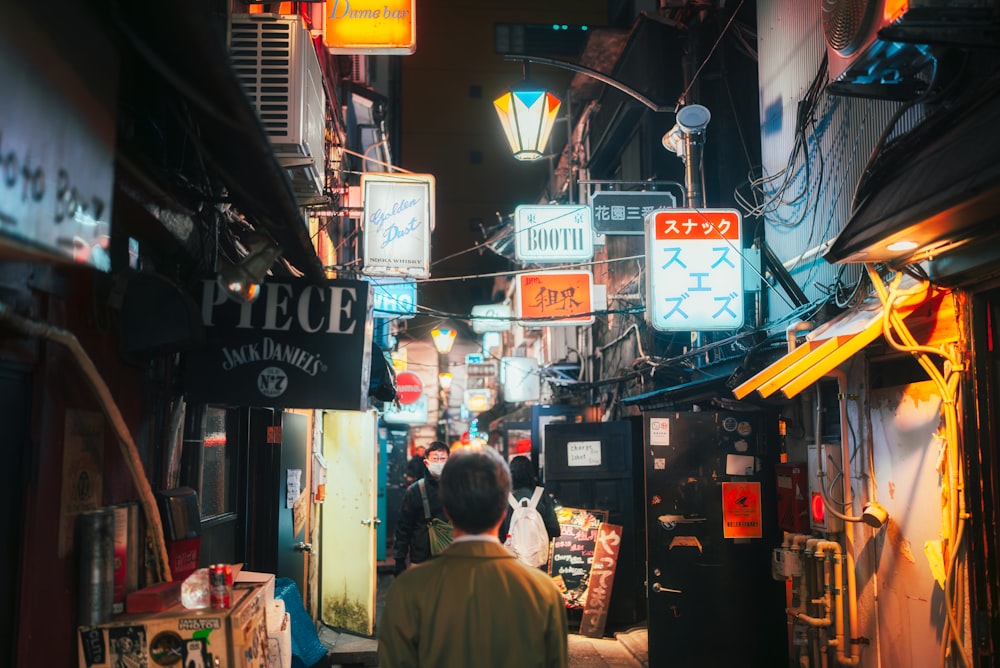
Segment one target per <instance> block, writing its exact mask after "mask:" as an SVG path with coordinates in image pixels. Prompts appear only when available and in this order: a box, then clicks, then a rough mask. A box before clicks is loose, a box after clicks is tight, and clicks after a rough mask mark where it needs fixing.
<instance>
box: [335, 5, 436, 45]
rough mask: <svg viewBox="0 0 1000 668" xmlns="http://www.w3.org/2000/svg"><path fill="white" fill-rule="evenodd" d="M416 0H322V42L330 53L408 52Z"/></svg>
mask: <svg viewBox="0 0 1000 668" xmlns="http://www.w3.org/2000/svg"><path fill="white" fill-rule="evenodd" d="M416 4H417V1H416V0H326V21H325V23H324V26H323V44H325V45H326V47H327V48H328V49H329V50H330V52H331V53H344V54H362V53H370V54H385V55H396V56H400V55H410V54H412V53H413V52H414V51H416V50H417V36H416V26H417V22H416V17H415V16H414V14H415V10H416Z"/></svg>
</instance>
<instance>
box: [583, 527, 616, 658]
mask: <svg viewBox="0 0 1000 668" xmlns="http://www.w3.org/2000/svg"><path fill="white" fill-rule="evenodd" d="M621 544H622V527H621V526H619V525H617V524H601V528H600V529H598V531H597V542H596V543H595V545H594V563H592V564H591V565H590V583H589V584H588V586H587V603H586V604H585V605H584V606H583V617H581V618H580V635H585V636H587V637H588V638H601V637H603V636H604V626H605V625H606V624H607V623H608V606H609V605H610V603H611V586H612V585H613V584H614V581H615V568H616V567H617V566H618V549H619V548H620V547H621Z"/></svg>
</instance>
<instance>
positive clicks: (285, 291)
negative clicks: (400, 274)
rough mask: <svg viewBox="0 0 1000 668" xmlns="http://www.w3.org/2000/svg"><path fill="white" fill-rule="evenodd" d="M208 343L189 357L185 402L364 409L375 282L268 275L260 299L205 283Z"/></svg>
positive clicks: (204, 315) (204, 316)
mask: <svg viewBox="0 0 1000 668" xmlns="http://www.w3.org/2000/svg"><path fill="white" fill-rule="evenodd" d="M202 285H203V287H202V292H201V295H200V305H201V315H202V323H203V325H204V327H205V337H206V341H207V345H206V346H205V347H204V348H201V349H198V350H193V351H191V352H188V353H186V354H185V358H184V375H183V386H184V394H185V396H186V398H187V401H189V402H191V403H205V404H230V405H237V406H259V407H274V408H317V409H331V410H332V409H342V410H355V411H357V410H365V409H367V407H368V389H369V387H368V386H369V377H370V371H371V353H372V312H371V284H370V283H367V282H366V281H352V280H343V279H337V280H328V281H321V282H315V281H310V280H308V279H278V278H268V279H267V281H266V282H265V283H263V285H262V286H261V288H262V290H261V295H260V297H258V298H257V300H256V301H254V302H251V303H249V304H243V303H239V302H236V301H234V300H233V299H231V298H230V297H229V296H228V295H227V293H226V291H225V290H224V289H223V288H222V287H221V286H220V285H219V283H218V281H217V280H215V278H214V277H213V278H206V279H205V280H204V281H203V282H202Z"/></svg>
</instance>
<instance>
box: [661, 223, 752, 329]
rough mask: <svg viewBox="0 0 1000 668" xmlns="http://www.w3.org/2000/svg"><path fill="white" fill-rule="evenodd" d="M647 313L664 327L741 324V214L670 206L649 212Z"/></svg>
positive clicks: (712, 327)
mask: <svg viewBox="0 0 1000 668" xmlns="http://www.w3.org/2000/svg"><path fill="white" fill-rule="evenodd" d="M646 267H647V268H648V271H649V281H648V286H649V287H648V290H647V292H648V299H647V300H646V319H647V320H648V321H649V322H650V324H652V325H653V328H654V329H658V330H660V331H707V330H727V329H737V328H739V327H741V326H742V325H743V258H742V255H741V237H740V214H739V212H738V211H733V210H730V209H672V210H668V211H654V212H653V213H651V214H650V215H649V217H648V218H647V226H646Z"/></svg>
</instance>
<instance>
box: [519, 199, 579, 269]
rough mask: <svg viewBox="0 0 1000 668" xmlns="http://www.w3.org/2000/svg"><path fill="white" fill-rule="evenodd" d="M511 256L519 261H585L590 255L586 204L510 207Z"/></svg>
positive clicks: (540, 262)
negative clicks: (512, 214) (512, 239)
mask: <svg viewBox="0 0 1000 668" xmlns="http://www.w3.org/2000/svg"><path fill="white" fill-rule="evenodd" d="M514 255H516V256H517V259H518V261H519V262H537V263H539V264H542V263H557V262H587V261H589V260H592V259H593V258H594V226H593V224H592V223H591V220H590V207H588V206H581V205H579V204H548V205H537V206H528V205H523V204H522V205H521V206H519V207H517V208H516V209H514Z"/></svg>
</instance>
